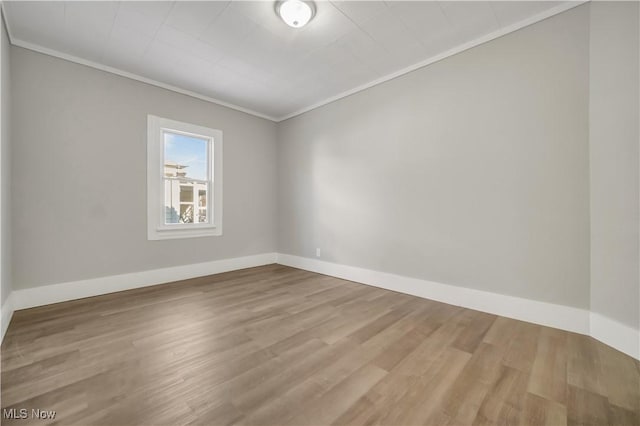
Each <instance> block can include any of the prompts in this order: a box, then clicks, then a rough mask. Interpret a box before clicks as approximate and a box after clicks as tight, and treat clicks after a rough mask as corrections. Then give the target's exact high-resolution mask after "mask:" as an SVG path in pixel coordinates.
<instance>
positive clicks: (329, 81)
mask: <svg viewBox="0 0 640 426" xmlns="http://www.w3.org/2000/svg"><path fill="white" fill-rule="evenodd" d="M577 4H579V3H576V2H554V1H534V2H528V1H518V2H517V1H511V2H485V1H470V2H450V1H438V2H436V1H430V2H429V1H408V2H405V1H384V2H383V1H338V0H335V1H333V0H332V1H319V2H316V7H317V13H316V16H315V17H314V18H313V20H312V21H311V22H310V23H309V24H308V25H307V26H306V27H304V28H302V29H293V28H290V27H288V26H287V25H286V24H284V23H283V22H282V21H281V20H280V19H279V18H278V17H277V16H276V14H275V9H274V2H273V1H175V2H174V1H143V2H135V1H120V2H118V1H113V2H96V1H86V2H85V1H66V2H63V1H58V2H51V1H48V2H31V1H29V2H18V1H4V6H3V7H4V8H5V15H6V20H7V24H8V27H9V30H10V35H11V40H12V42H13V43H14V44H17V45H19V46H23V47H29V48H32V49H35V50H39V51H44V52H47V53H51V54H54V55H58V56H61V57H65V58H67V59H72V60H76V61H78V62H83V63H93V64H94V65H96V64H98V65H102V66H107V67H112V68H115V69H117V70H121V71H125V72H127V73H132V74H135V75H137V76H141V77H144V78H146V79H151V80H154V81H157V82H159V83H163V84H165V85H170V86H173V87H175V88H179V89H182V90H183V91H189V92H194V93H195V94H198V95H201V96H204V97H207V98H213V99H215V100H218V101H221V102H223V103H227V104H232V105H234V106H237V107H239V108H240V109H243V110H248V111H250V112H255V113H257V115H261V116H266V117H268V118H271V119H274V120H276V121H278V120H280V119H283V118H286V117H289V116H292V115H296V114H297V113H300V112H303V111H305V110H308V109H311V108H312V107H314V106H318V105H320V104H323V103H326V102H327V101H329V100H332V99H336V98H339V97H341V96H343V95H345V94H348V93H350V92H353V91H355V90H357V89H361V88H363V87H365V86H370V85H372V84H373V83H375V82H380V81H383V80H385V79H388V78H390V77H391V76H393V75H397V74H400V73H402V72H406V71H408V70H411V69H415V68H417V67H419V66H422V65H424V64H426V63H428V62H429V61H430V60H434V59H437V58H438V57H441V56H442V55H443V53H445V52H448V51H451V49H454V50H455V48H456V46H462V47H461V48H458V49H457V50H461V49H462V48H463V47H469V46H470V45H473V44H477V43H478V42H480V41H481V40H486V39H490V38H494V37H496V36H499V35H501V34H504V33H507V32H510V31H513V30H514V29H517V28H519V27H521V26H523V25H525V24H529V23H532V22H535V21H537V20H539V19H542V18H544V17H547V16H550V15H552V14H555V13H559V12H560V11H563V10H566V9H568V8H569V7H572V6H574V5H577ZM449 53H450V52H449Z"/></svg>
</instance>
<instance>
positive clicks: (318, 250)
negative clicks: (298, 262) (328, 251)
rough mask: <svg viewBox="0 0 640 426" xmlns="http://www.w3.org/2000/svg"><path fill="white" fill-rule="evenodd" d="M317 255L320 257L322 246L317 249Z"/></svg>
mask: <svg viewBox="0 0 640 426" xmlns="http://www.w3.org/2000/svg"><path fill="white" fill-rule="evenodd" d="M316 257H320V247H318V248H317V249H316Z"/></svg>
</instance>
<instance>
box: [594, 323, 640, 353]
mask: <svg viewBox="0 0 640 426" xmlns="http://www.w3.org/2000/svg"><path fill="white" fill-rule="evenodd" d="M590 322H591V327H590V334H591V337H593V338H594V339H597V340H599V341H601V342H602V343H604V344H605V345H608V346H611V347H612V348H615V349H617V350H619V351H620V352H623V353H625V354H627V355H629V356H631V357H633V358H635V359H637V360H640V330H636V329H634V328H632V327H629V326H628V325H626V324H622V323H620V322H618V321H616V320H613V319H611V318H609V317H605V316H604V315H602V314H599V313H597V312H591V315H590Z"/></svg>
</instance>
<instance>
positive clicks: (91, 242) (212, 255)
mask: <svg viewBox="0 0 640 426" xmlns="http://www.w3.org/2000/svg"><path fill="white" fill-rule="evenodd" d="M11 66H12V70H13V74H12V84H13V98H12V99H13V100H12V107H13V111H12V114H13V117H12V119H13V141H12V142H13V153H12V160H13V164H12V165H13V182H14V186H13V190H14V192H13V195H14V197H13V198H14V203H13V229H14V244H13V249H14V288H15V289H21V288H27V287H34V286H40V285H45V284H54V283H58V282H67V281H73V280H79V279H87V278H94V277H101V276H108V275H115V274H123V273H127V272H135V271H143V270H148V269H156V268H163V267H170V266H176V265H184V264H192V263H198V262H206V261H211V260H216V259H223V258H231V257H238V256H245V255H251V254H258V253H265V252H273V251H275V249H276V235H275V228H276V207H277V205H276V200H275V198H276V189H275V183H276V139H275V136H276V133H275V132H276V126H275V124H274V123H272V122H269V121H267V120H263V119H260V118H256V117H253V116H250V115H247V114H244V113H240V112H237V111H234V110H230V109H228V108H224V107H220V106H216V105H213V104H211V103H207V102H203V101H199V100H197V99H194V98H190V97H188V96H184V95H180V94H176V93H174V92H170V91H167V90H163V89H160V88H157V87H154V86H150V85H146V84H144V83H140V82H137V81H133V80H130V79H127V78H123V77H119V76H116V75H113V74H109V73H105V72H101V71H98V70H95V69H92V68H88V67H84V66H81V65H77V64H74V63H71V62H67V61H64V60H61V59H56V58H53V57H50V56H46V55H42V54H39V53H35V52H32V51H29V50H25V49H22V48H17V47H14V48H13V49H12V57H11ZM147 114H155V115H158V116H161V117H167V118H171V119H175V120H179V121H186V122H190V123H194V124H198V125H204V126H207V127H212V128H216V129H221V130H222V131H223V132H224V179H223V180H224V235H223V236H221V237H208V238H191V239H181V240H169V241H147V227H146V221H147V218H146V212H147V206H146V202H147V198H146V131H147V130H146V123H147V121H146V120H147Z"/></svg>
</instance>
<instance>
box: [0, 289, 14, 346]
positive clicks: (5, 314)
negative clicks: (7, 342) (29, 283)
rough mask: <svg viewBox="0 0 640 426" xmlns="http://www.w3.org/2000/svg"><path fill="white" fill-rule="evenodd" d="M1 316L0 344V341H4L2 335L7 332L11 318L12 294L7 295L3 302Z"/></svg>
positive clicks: (12, 309)
mask: <svg viewBox="0 0 640 426" xmlns="http://www.w3.org/2000/svg"><path fill="white" fill-rule="evenodd" d="M0 310H2V315H0V344H1V343H2V340H4V335H5V333H6V332H7V328H9V323H10V322H11V318H12V317H13V311H14V304H13V293H11V294H9V297H7V300H5V301H4V304H3V305H2V308H1V309H0Z"/></svg>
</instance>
